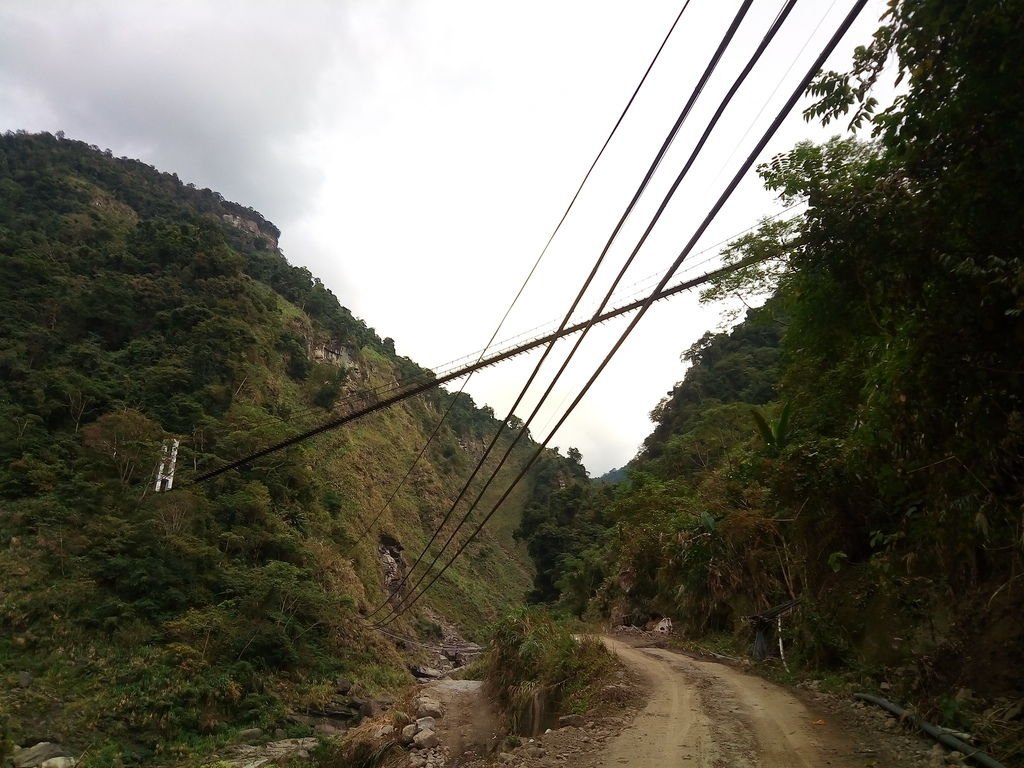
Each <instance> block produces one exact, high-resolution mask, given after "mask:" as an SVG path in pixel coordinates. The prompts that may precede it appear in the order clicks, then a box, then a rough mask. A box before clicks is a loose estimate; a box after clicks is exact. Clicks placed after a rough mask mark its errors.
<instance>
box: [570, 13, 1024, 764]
mask: <svg viewBox="0 0 1024 768" xmlns="http://www.w3.org/2000/svg"><path fill="white" fill-rule="evenodd" d="M1022 18H1024V5H1022V4H1021V3H1020V2H994V1H993V2H982V3H948V2H938V1H937V0H926V1H925V2H914V3H910V2H902V3H893V4H892V5H891V7H890V9H889V11H888V12H887V14H886V16H885V17H884V19H883V26H882V27H881V28H880V29H879V31H878V33H877V34H876V35H875V37H874V38H873V40H872V42H871V44H870V45H869V46H867V47H865V48H862V49H860V50H858V53H857V56H856V60H855V63H854V70H853V72H851V73H849V74H839V73H826V74H824V75H822V76H821V77H820V78H819V80H818V82H817V83H816V84H815V86H814V87H813V89H812V91H813V93H815V94H816V95H817V96H818V98H819V100H818V101H817V102H816V104H815V105H814V106H813V107H812V108H811V109H810V110H809V112H808V117H809V118H823V119H825V120H837V119H840V118H841V117H842V116H844V115H847V116H849V117H851V118H852V121H853V123H854V124H856V125H860V126H863V127H869V128H870V129H871V131H872V134H871V138H870V140H858V139H853V138H835V139H833V140H831V141H828V142H826V143H824V144H822V145H811V144H801V145H799V146H797V147H795V148H794V149H793V150H792V151H790V152H788V153H785V154H783V155H780V156H778V157H776V158H774V159H773V160H772V161H770V162H769V163H766V164H765V165H764V166H762V167H761V169H760V172H761V176H762V178H763V179H764V182H765V184H766V186H767V187H768V188H769V189H771V190H773V191H775V192H777V193H778V194H779V195H780V197H781V199H782V200H783V202H784V203H787V204H792V203H795V202H804V203H806V204H807V209H806V212H805V213H803V214H801V215H800V216H799V217H798V218H796V219H794V220H792V221H787V222H782V223H779V222H776V223H772V224H766V225H765V226H764V227H762V229H761V230H760V231H759V232H756V233H754V234H752V235H750V236H747V237H745V238H742V239H741V240H739V241H738V242H737V243H735V244H734V245H733V247H732V250H731V253H730V257H731V258H733V259H736V260H740V259H746V258H749V257H751V256H758V257H767V259H768V260H767V261H765V262H762V263H761V264H759V265H756V266H753V267H748V268H745V269H744V270H742V271H741V272H740V273H738V274H737V275H733V276H730V277H729V278H728V279H727V280H726V281H723V283H722V284H720V285H719V286H717V288H714V289H712V290H711V291H709V293H708V294H707V297H708V298H709V299H714V298H716V297H717V296H720V295H723V294H725V293H732V292H734V291H743V292H749V293H755V294H756V293H759V292H765V291H768V292H769V293H771V294H773V298H772V299H771V300H770V301H769V302H768V304H767V305H766V306H765V307H764V309H762V310H760V311H759V312H756V313H753V314H752V315H751V316H748V318H747V319H746V321H745V322H744V323H742V324H741V325H739V326H738V327H737V328H736V329H734V330H733V331H732V333H730V334H729V335H717V336H709V337H705V339H703V340H702V341H701V342H699V343H698V344H697V345H696V346H695V347H694V348H693V349H691V350H690V351H689V352H688V353H687V355H686V356H685V357H686V359H687V360H688V362H690V364H691V367H690V369H689V370H688V371H687V374H686V378H685V380H684V381H683V382H682V383H681V384H679V385H677V386H676V388H675V389H674V390H673V391H672V392H671V393H670V396H669V398H668V399H666V400H665V401H663V402H662V404H660V405H659V406H658V408H657V409H656V410H655V412H654V414H653V417H654V419H655V422H656V427H655V430H654V432H653V433H652V435H651V436H650V437H649V438H648V440H647V442H646V443H645V445H644V449H643V451H642V452H641V454H640V455H639V456H638V457H637V459H636V460H635V461H634V462H633V463H632V465H631V467H630V470H631V481H630V483H628V484H627V485H626V486H625V487H623V488H621V489H620V490H618V491H617V492H616V495H615V497H614V498H613V499H612V500H611V501H610V502H609V503H608V504H607V507H606V509H604V510H603V511H596V512H595V513H594V518H595V519H597V518H601V517H602V516H603V519H604V520H605V522H606V525H605V528H604V531H603V532H602V533H600V535H599V536H598V537H595V538H594V541H595V545H594V547H592V549H591V554H590V556H589V558H588V560H587V562H585V563H582V564H580V565H579V567H578V568H577V571H578V573H580V574H585V578H580V579H578V580H577V581H574V580H573V578H572V575H569V576H563V579H562V581H561V590H560V593H559V594H560V596H561V598H562V599H563V600H564V601H566V602H567V603H568V604H569V605H570V606H572V607H575V608H580V607H581V606H585V605H588V604H589V606H590V608H591V610H594V611H600V612H604V613H605V614H609V615H611V616H613V617H614V618H615V619H616V620H622V619H624V618H633V619H637V620H640V619H646V618H648V617H649V616H651V615H652V614H654V615H656V614H668V615H671V616H673V617H674V618H676V619H677V621H678V622H679V623H681V624H682V625H683V626H684V627H686V628H687V629H688V630H689V631H690V632H694V633H705V632H709V631H714V630H728V631H735V632H739V633H741V634H742V635H743V636H744V637H748V638H749V636H748V635H746V634H745V633H746V631H747V629H746V628H747V625H746V624H745V623H744V622H743V621H742V618H743V617H744V616H745V615H749V614H752V613H755V612H756V611H759V610H763V609H765V608H767V607H769V606H772V605H776V604H779V603H782V602H784V601H786V600H789V599H792V598H800V599H801V605H800V609H799V611H798V612H797V614H796V620H795V626H793V625H792V624H790V626H789V628H788V629H787V638H786V639H787V641H789V642H790V643H791V644H792V646H793V655H794V656H796V657H798V658H797V660H798V661H801V660H802V661H803V662H804V663H806V664H809V665H825V666H836V665H842V666H846V667H863V668H865V669H867V670H869V672H870V673H871V675H873V676H874V679H875V680H880V679H889V680H895V681H898V682H897V684H898V686H899V693H900V694H901V695H904V696H908V697H909V696H922V697H925V698H927V697H929V696H931V698H930V699H929V700H930V701H932V702H933V703H936V706H940V707H941V708H942V709H943V712H942V713H941V714H942V716H943V719H944V720H946V721H947V722H949V721H953V722H957V721H958V718H961V717H962V718H966V716H964V715H963V714H962V711H963V710H971V711H973V712H974V713H975V716H977V713H978V712H980V711H981V710H983V709H984V708H985V706H988V707H989V708H988V710H987V712H988V715H987V716H986V718H984V719H985V722H986V723H988V725H990V726H992V727H991V729H990V730H988V733H989V735H990V736H991V735H993V734H995V735H998V734H999V732H1000V731H999V729H1000V728H1001V727H1006V728H1009V724H1008V723H1003V725H1002V726H999V725H998V723H999V718H1000V717H1001V715H999V713H1000V712H1003V713H1004V714H1005V713H1006V712H1010V713H1012V712H1013V711H1015V710H1013V708H1012V706H1010V705H1007V706H1006V707H1004V708H1002V709H1000V705H999V701H1000V697H1004V698H1003V699H1002V700H1003V701H1004V702H1005V701H1008V700H1012V699H1014V698H1017V697H1020V696H1021V695H1022V691H1021V687H1020V686H1021V678H1020V675H1019V671H1018V670H1019V669H1020V668H1021V665H1022V664H1024V622H1022V621H1021V616H1022V615H1024V588H1022V584H1021V582H1020V581H1019V578H1020V574H1021V572H1022V570H1024V520H1022V518H1021V508H1022V504H1024V484H1022V481H1021V478H1022V477H1024V401H1022V398H1024V371H1022V369H1021V359H1022V356H1021V350H1022V349H1024V314H1022V313H1024V260H1022V258H1021V255H1020V242H1021V239H1022V235H1024V231H1022V229H1024V220H1022V218H1021V216H1020V212H1021V211H1022V210H1024V93H1022V91H1021V89H1020V82H1021V79H1022V78H1024V64H1022V62H1021V59H1020V57H1019V56H1018V55H1017V52H1018V51H1019V50H1021V46H1022V44H1024V24H1022V23H1021V19H1022ZM891 60H895V64H896V69H897V70H898V72H899V73H900V77H901V78H902V79H903V87H902V90H901V91H900V95H899V97H898V98H897V99H896V101H895V103H894V104H893V105H892V106H891V107H890V108H888V109H886V110H884V111H881V112H879V111H878V106H877V104H876V103H875V102H874V100H873V98H872V96H871V85H872V84H873V82H874V81H875V79H876V78H877V77H878V75H879V73H881V72H882V70H883V68H884V66H885V63H886V62H887V61H891ZM594 571H596V572H598V573H599V574H600V575H601V577H602V578H600V579H598V580H597V582H596V586H595V579H594V578H592V577H591V576H590V575H589V574H590V573H592V572H594ZM577 582H578V583H579V584H582V585H585V588H586V589H587V590H588V591H586V592H585V593H583V594H580V593H579V591H578V587H577V586H576V584H577ZM958 689H964V690H970V691H973V692H974V695H977V696H980V697H982V698H983V699H985V700H987V701H988V705H983V704H980V703H978V702H977V701H975V702H974V704H973V705H970V706H968V704H967V703H965V699H964V698H963V696H960V697H957V698H954V697H953V693H954V692H955V691H957V690H958ZM1016 711H1018V712H1019V708H1018V710H1016ZM1011 716H1012V714H1011ZM959 724H961V725H963V726H972V727H980V722H979V721H978V720H977V719H976V720H975V721H974V722H967V721H966V719H960V720H959ZM993 724H995V725H993ZM1018 726H1019V722H1018ZM1002 749H1003V750H1011V751H1012V749H1014V747H1007V746H1006V745H1003V746H1002Z"/></svg>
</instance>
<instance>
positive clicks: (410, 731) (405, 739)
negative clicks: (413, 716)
mask: <svg viewBox="0 0 1024 768" xmlns="http://www.w3.org/2000/svg"><path fill="white" fill-rule="evenodd" d="M417 730H418V729H417V727H416V723H410V724H409V725H407V726H405V728H403V729H402V737H401V739H400V740H401V742H402V744H403V745H409V744H412V737H413V736H415V735H416V732H417Z"/></svg>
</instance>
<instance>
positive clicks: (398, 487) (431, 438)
mask: <svg viewBox="0 0 1024 768" xmlns="http://www.w3.org/2000/svg"><path fill="white" fill-rule="evenodd" d="M689 5H690V0H686V1H685V2H684V3H683V7H682V8H680V9H679V13H678V14H676V18H675V20H674V21H673V22H672V26H670V27H669V29H668V32H667V33H666V34H665V37H664V39H663V40H662V41H661V45H659V46H658V50H657V51H655V53H654V56H653V58H652V59H651V61H650V63H649V64H648V65H647V69H646V70H644V74H643V76H642V77H641V78H640V82H639V83H637V85H636V88H634V89H633V93H632V94H631V95H630V97H629V100H628V101H627V102H626V106H625V107H623V109H622V112H621V113H620V114H619V118H618V120H616V121H615V125H613V126H612V129H611V131H609V133H608V136H607V137H606V138H605V140H604V144H602V145H601V149H600V150H598V152H597V156H596V157H594V160H593V162H592V163H591V164H590V167H589V168H588V169H587V172H586V173H585V174H584V176H583V180H582V181H580V184H579V186H578V187H577V188H576V192H575V194H573V196H572V199H571V200H570V201H569V205H568V206H566V208H565V211H564V212H563V213H562V217H561V218H560V219H559V220H558V224H556V225H555V228H554V230H552V232H551V235H550V236H549V237H548V239H547V242H546V243H544V247H543V248H542V249H541V251H540V255H538V256H537V260H536V261H535V262H534V263H533V266H532V267H531V268H530V271H529V273H528V274H527V275H526V279H525V280H524V281H523V284H522V285H521V286H520V287H519V291H518V293H516V295H515V298H513V299H512V303H511V304H510V305H509V307H508V309H506V310H505V314H504V315H503V316H502V318H501V320H500V321H499V322H498V327H497V328H495V329H494V333H493V334H491V338H490V340H489V341H488V342H487V344H486V345H485V346H484V348H483V349H482V350H481V351H480V354H479V356H478V357H477V362H479V361H480V360H481V359H483V357H484V355H486V354H487V351H488V350H489V349H490V348H491V345H492V344H494V340H495V339H496V338H497V336H498V333H500V332H501V329H502V327H504V325H505V321H506V320H508V316H509V314H510V313H511V312H512V309H513V308H514V307H515V306H516V303H517V302H518V301H519V299H520V297H521V296H522V295H523V291H524V290H526V286H527V285H528V284H529V282H530V279H531V278H532V277H533V275H534V273H535V272H536V271H537V267H538V266H540V263H541V261H543V259H544V256H545V255H546V254H547V252H548V249H549V248H550V247H551V243H552V242H554V240H555V237H556V236H557V235H558V233H559V231H560V230H561V229H562V225H563V224H564V223H565V220H566V219H567V218H568V217H569V213H570V212H571V211H572V209H573V206H575V205H576V201H577V200H578V199H579V196H580V193H581V192H582V191H583V187H584V186H585V185H586V183H587V181H588V180H589V179H590V175H591V174H592V173H593V172H594V168H596V167H597V164H598V162H599V161H600V160H601V157H602V156H603V155H604V151H605V150H606V149H607V148H608V145H609V144H610V143H611V141H612V138H613V137H614V136H615V133H616V132H617V131H618V130H619V126H620V125H622V121H623V120H624V119H625V117H626V113H627V112H629V109H630V107H632V106H633V102H634V101H635V100H636V97H637V94H639V93H640V89H641V88H643V85H644V83H645V82H647V76H648V75H650V74H651V70H652V69H654V65H655V64H656V63H657V61H658V57H660V56H661V52H662V51H663V50H664V49H665V45H666V44H667V43H668V41H669V38H670V37H671V36H672V33H673V32H674V31H675V29H676V26H677V25H678V24H679V20H680V19H682V17H683V13H685V12H686V9H687V7H688V6H689ZM472 378H473V374H472V373H470V374H469V376H467V377H466V378H465V380H464V381H463V382H462V386H460V387H459V391H458V393H457V394H456V395H455V397H454V398H452V400H451V402H450V403H449V404H448V407H447V408H446V409H445V411H444V413H442V414H441V418H440V419H439V420H438V422H437V424H436V425H435V426H434V428H433V430H432V431H431V433H430V435H429V436H428V437H427V439H426V442H424V444H423V447H422V448H420V450H419V452H418V453H417V454H416V458H414V459H413V460H412V464H410V465H409V468H408V469H407V470H406V472H405V474H404V475H403V476H402V479H401V480H399V481H398V483H397V484H396V485H395V487H394V489H393V490H392V491H391V494H390V495H389V496H388V498H387V500H386V501H385V502H384V503H383V504H382V505H381V507H380V509H379V510H378V511H377V513H376V514H375V515H374V516H373V519H372V520H371V521H370V522H369V523H368V524H367V525H366V527H365V528H364V529H363V531H362V532H361V533H360V534H359V536H358V537H356V541H355V542H354V543H353V545H352V547H351V548H352V549H354V548H355V547H356V546H358V545H359V543H360V542H361V541H362V540H363V539H364V538H365V537H366V535H367V534H368V533H369V532H370V530H371V529H372V528H373V526H375V525H376V524H377V521H378V520H380V518H381V516H382V515H383V514H384V512H385V511H387V509H388V507H390V506H391V502H392V501H394V499H395V497H396V496H397V495H398V492H399V491H400V490H401V489H402V487H403V486H404V485H405V481H406V480H408V479H409V476H410V475H411V474H412V472H413V470H414V469H415V468H416V465H417V464H419V462H420V459H422V458H423V455H424V454H425V453H426V451H427V448H429V447H430V444H431V443H432V442H433V441H434V438H435V437H437V435H438V433H439V432H440V431H441V427H442V426H443V425H444V423H445V420H446V419H447V418H448V416H449V414H450V413H451V412H452V408H454V407H455V403H456V402H457V401H458V398H459V396H460V395H461V394H462V393H463V392H464V391H465V389H466V386H467V385H468V384H469V382H470V381H471V380H472ZM417 562H419V561H418V560H417Z"/></svg>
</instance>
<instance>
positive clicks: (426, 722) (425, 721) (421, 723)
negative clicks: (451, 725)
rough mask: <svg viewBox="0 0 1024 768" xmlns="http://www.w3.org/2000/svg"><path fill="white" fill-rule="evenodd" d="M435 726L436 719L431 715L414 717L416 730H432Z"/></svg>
mask: <svg viewBox="0 0 1024 768" xmlns="http://www.w3.org/2000/svg"><path fill="white" fill-rule="evenodd" d="M436 728H437V719H436V718H433V717H420V718H417V719H416V732H417V733H419V732H420V731H433V730H435V729H436Z"/></svg>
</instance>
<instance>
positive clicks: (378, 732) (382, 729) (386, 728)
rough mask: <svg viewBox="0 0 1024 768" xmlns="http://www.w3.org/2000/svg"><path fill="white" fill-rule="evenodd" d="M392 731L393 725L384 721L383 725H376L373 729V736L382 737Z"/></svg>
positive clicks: (393, 729)
mask: <svg viewBox="0 0 1024 768" xmlns="http://www.w3.org/2000/svg"><path fill="white" fill-rule="evenodd" d="M394 732H395V726H393V725H391V724H390V723H385V724H383V725H378V726H377V727H376V728H374V729H373V738H375V739H383V738H384V737H385V736H390V735H392V734H393V733H394Z"/></svg>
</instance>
